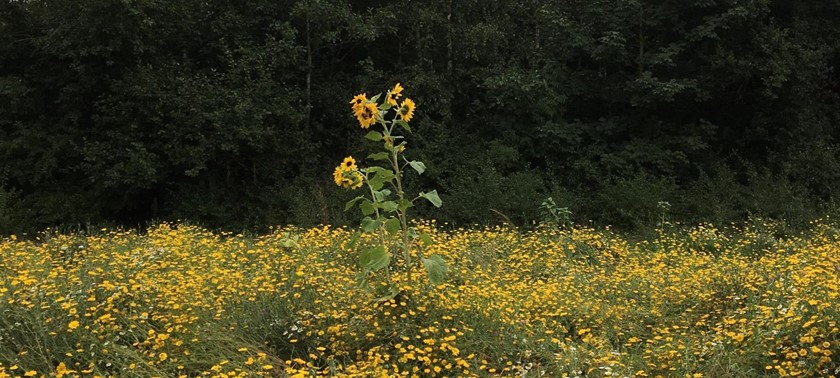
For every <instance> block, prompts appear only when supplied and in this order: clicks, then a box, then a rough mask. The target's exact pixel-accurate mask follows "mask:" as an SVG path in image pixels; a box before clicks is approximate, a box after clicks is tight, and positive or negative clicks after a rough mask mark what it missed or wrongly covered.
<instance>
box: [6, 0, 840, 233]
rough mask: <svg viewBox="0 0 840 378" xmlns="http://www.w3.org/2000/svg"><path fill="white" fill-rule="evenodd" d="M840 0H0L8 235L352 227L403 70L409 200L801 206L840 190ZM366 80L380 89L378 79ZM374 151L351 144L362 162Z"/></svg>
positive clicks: (686, 210)
mask: <svg viewBox="0 0 840 378" xmlns="http://www.w3.org/2000/svg"><path fill="white" fill-rule="evenodd" d="M838 16H840V5H838V4H836V3H834V2H819V3H815V2H811V3H808V2H806V3H803V2H792V1H770V0H748V1H738V2H735V1H719V2H708V1H699V0H697V1H681V2H676V1H667V2H661V1H647V0H645V1H617V2H616V1H613V2H582V1H574V0H550V1H530V0H529V1H519V2H501V1H495V2H493V1H490V2H487V1H485V2H470V1H453V0H434V1H428V2H423V3H411V2H409V3H405V2H379V1H356V0H343V1H325V0H291V1H268V0H258V1H249V2H226V1H215V0H214V1H192V0H188V1H180V2H155V1H132V2H125V1H116V0H104V1H70V0H54V1H42V0H33V1H6V2H2V3H0V174H2V175H3V177H5V181H3V182H2V183H0V233H10V232H22V231H31V230H34V229H39V228H43V227H45V226H51V225H59V224H89V223H101V222H117V223H122V224H126V225H131V226H134V225H138V224H142V223H144V222H146V221H148V220H150V219H162V220H166V219H177V218H181V219H190V220H193V221H196V222H199V223H202V224H206V225H208V226H214V227H226V228H253V227H261V226H264V225H267V224H282V223H299V224H316V223H338V224H341V223H345V222H347V221H349V220H351V219H348V215H347V214H344V213H343V212H342V211H341V209H342V207H341V203H342V200H344V199H348V198H352V195H350V194H348V193H344V192H342V191H340V190H338V189H337V188H335V187H334V186H333V185H331V181H330V174H331V172H330V170H331V167H333V166H334V165H335V164H336V162H337V161H339V160H340V159H341V158H343V157H344V156H345V155H346V152H347V151H359V150H362V149H364V147H363V146H362V145H357V143H360V142H358V140H359V139H360V138H357V136H358V134H359V133H360V130H359V129H358V127H357V125H356V123H355V120H354V119H353V118H352V117H351V115H350V111H349V107H348V104H347V102H348V101H349V99H350V98H351V97H352V96H353V95H354V94H356V93H358V92H359V91H362V90H367V91H374V90H384V89H385V88H387V87H389V86H391V85H393V84H394V83H395V82H397V81H400V82H402V83H403V85H404V86H406V87H407V93H408V94H409V96H411V97H412V98H413V99H414V100H415V101H416V102H417V104H418V112H417V115H416V121H414V122H413V123H412V128H413V129H414V131H415V134H414V135H412V137H411V139H410V143H412V148H413V151H414V153H416V154H418V155H420V156H418V158H419V159H421V160H423V161H425V162H427V164H428V167H427V170H426V172H425V173H424V175H423V176H422V177H421V178H411V179H409V182H408V183H407V184H408V185H409V186H412V187H414V188H417V189H421V190H422V189H425V188H439V192H440V195H441V198H442V199H443V200H444V202H445V203H446V206H444V207H443V208H441V209H440V211H435V212H432V211H431V208H430V207H429V208H425V207H423V206H421V207H419V208H418V209H417V210H418V212H419V214H420V215H425V216H434V217H437V218H439V219H441V220H442V221H448V222H452V223H456V224H472V223H488V222H511V223H513V224H515V225H519V226H521V225H528V224H530V222H531V221H533V220H535V219H538V218H539V216H540V210H539V205H540V203H542V201H543V200H544V199H545V198H547V197H549V196H552V197H553V198H554V199H555V201H556V202H557V205H558V206H560V207H568V208H569V209H570V210H571V211H572V213H573V214H574V215H575V220H576V221H578V222H586V221H589V220H593V221H595V222H598V223H601V224H614V225H616V226H617V227H622V228H635V229H638V228H649V227H652V226H653V225H654V224H655V223H656V221H657V216H658V214H659V212H658V210H657V203H658V202H659V201H668V202H669V203H670V204H671V205H672V206H673V207H672V208H671V210H670V212H671V215H672V216H673V218H674V219H676V220H682V221H686V222H699V221H713V222H718V223H725V222H729V221H737V220H743V219H746V218H747V217H748V216H750V215H757V216H763V217H779V218H786V219H789V220H790V222H791V223H795V224H801V223H804V222H806V221H807V219H809V218H812V217H815V216H817V215H819V214H820V213H821V212H824V211H826V210H827V209H829V208H830V205H829V204H832V203H835V202H836V199H835V197H836V195H837V194H838V189H837V188H840V128H838V127H837V125H838V124H840V96H839V95H840V73H839V72H840V70H838V69H837V68H836V67H837V65H838V62H840V42H838V41H840V28H838V27H837V26H836V22H835V21H836V19H837V17H838ZM368 94H370V95H372V94H373V93H368ZM358 157H360V156H357V158H358Z"/></svg>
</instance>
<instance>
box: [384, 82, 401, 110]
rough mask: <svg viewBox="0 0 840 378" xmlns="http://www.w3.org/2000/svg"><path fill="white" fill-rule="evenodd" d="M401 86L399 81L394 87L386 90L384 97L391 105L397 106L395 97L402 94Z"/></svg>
mask: <svg viewBox="0 0 840 378" xmlns="http://www.w3.org/2000/svg"><path fill="white" fill-rule="evenodd" d="M402 91H403V87H402V85H400V83H397V85H395V86H394V89H391V90H390V91H388V97H387V98H386V99H385V101H387V102H388V103H389V104H391V106H397V99H398V98H400V97H401V96H402Z"/></svg>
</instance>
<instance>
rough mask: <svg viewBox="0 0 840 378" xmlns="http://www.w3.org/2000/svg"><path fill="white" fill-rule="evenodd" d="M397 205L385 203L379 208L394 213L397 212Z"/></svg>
mask: <svg viewBox="0 0 840 378" xmlns="http://www.w3.org/2000/svg"><path fill="white" fill-rule="evenodd" d="M397 207H398V206H397V203H396V202H394V201H385V202H380V203H379V208H380V209H382V210H385V211H387V212H389V213H390V212H394V211H397Z"/></svg>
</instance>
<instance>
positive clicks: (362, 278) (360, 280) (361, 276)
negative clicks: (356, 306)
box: [356, 270, 368, 287]
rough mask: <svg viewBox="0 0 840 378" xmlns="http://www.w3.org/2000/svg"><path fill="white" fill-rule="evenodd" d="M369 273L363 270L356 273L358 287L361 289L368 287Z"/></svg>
mask: <svg viewBox="0 0 840 378" xmlns="http://www.w3.org/2000/svg"><path fill="white" fill-rule="evenodd" d="M367 275H368V272H367V271H366V270H362V271H360V272H357V273H356V285H359V287H367V285H368V280H367Z"/></svg>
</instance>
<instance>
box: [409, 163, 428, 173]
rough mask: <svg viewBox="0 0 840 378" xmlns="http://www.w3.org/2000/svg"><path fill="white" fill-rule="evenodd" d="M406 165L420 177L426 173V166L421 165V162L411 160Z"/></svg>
mask: <svg viewBox="0 0 840 378" xmlns="http://www.w3.org/2000/svg"><path fill="white" fill-rule="evenodd" d="M408 165H410V166H411V168H414V170H415V171H417V174H418V175H422V174H423V172H426V164H423V162H422V161H417V160H412V161H410V162H408Z"/></svg>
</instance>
